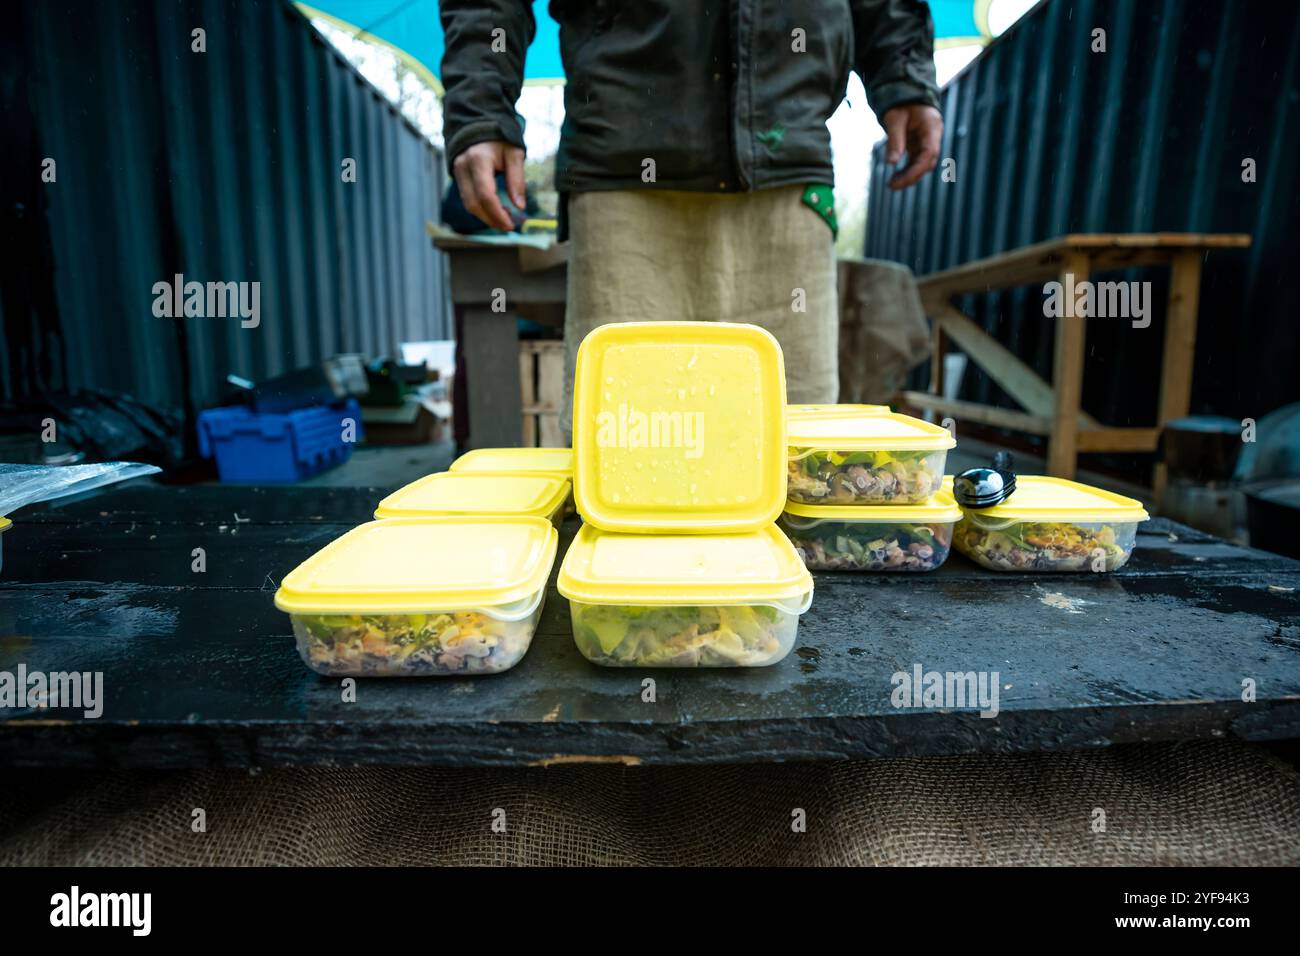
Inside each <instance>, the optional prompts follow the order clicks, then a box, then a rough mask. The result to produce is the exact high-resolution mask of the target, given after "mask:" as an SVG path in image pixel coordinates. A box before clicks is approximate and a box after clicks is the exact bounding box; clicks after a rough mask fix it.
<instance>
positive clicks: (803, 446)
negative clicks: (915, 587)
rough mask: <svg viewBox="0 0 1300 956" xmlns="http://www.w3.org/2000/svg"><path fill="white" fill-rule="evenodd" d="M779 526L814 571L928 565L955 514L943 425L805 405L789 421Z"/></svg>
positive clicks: (876, 410) (878, 409)
mask: <svg viewBox="0 0 1300 956" xmlns="http://www.w3.org/2000/svg"><path fill="white" fill-rule="evenodd" d="M788 432H789V439H788V442H789V458H788V461H787V481H788V487H787V496H788V500H787V502H786V505H785V511H784V514H782V516H781V527H782V529H783V530H784V531H785V532H786V534H787V535H788V536H789V538H790V540H791V541H792V542H793V543H794V545H795V548H796V550H797V552H798V554H799V556H800V557H801V558H802V559H803V561H804V564H805V565H807V567H809V568H811V569H812V570H818V571H835V570H851V571H929V570H932V569H934V568H937V567H938V566H939V565H940V564H942V563H943V562H944V559H946V558H947V556H948V551H949V547H950V545H951V542H952V530H953V526H954V525H955V524H956V523H957V521H958V520H959V519H960V518H961V511H960V509H959V508H958V507H957V504H956V502H955V501H954V500H953V498H952V495H951V493H950V492H948V491H945V490H943V470H944V464H945V462H946V460H947V456H948V449H950V448H952V447H954V446H955V445H956V444H957V443H956V441H954V440H953V437H952V436H951V435H950V434H949V433H948V431H947V430H946V429H943V428H940V427H939V426H937V425H932V424H930V423H929V422H924V421H921V420H920V419H918V418H912V417H910V416H907V415H899V414H896V413H894V412H891V411H889V410H888V409H887V408H884V407H883V406H833V405H830V406H827V405H823V406H803V407H800V408H796V409H792V410H791V414H790V421H789V425H788Z"/></svg>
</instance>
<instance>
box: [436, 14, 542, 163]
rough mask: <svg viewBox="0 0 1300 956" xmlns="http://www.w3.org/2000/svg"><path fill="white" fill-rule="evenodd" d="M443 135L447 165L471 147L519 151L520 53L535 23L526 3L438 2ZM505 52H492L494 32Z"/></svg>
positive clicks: (525, 49)
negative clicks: (495, 144) (494, 145)
mask: <svg viewBox="0 0 1300 956" xmlns="http://www.w3.org/2000/svg"><path fill="white" fill-rule="evenodd" d="M439 6H440V7H441V11H442V31H443V36H444V43H445V47H444V50H443V54H442V86H443V91H444V93H443V100H442V134H443V140H444V141H445V143H446V152H447V165H448V166H449V167H450V166H451V164H452V162H453V161H454V160H455V159H456V157H457V156H458V155H460V154H461V153H462V152H464V151H465V150H466V149H467V148H468V147H470V146H473V145H474V144H475V143H482V142H486V141H488V140H504V141H505V142H507V143H512V144H514V145H515V146H518V147H520V148H521V149H522V148H523V145H524V131H523V126H522V125H521V124H520V121H519V116H518V114H516V113H515V102H516V101H517V100H518V99H519V91H520V89H521V88H522V87H523V83H524V53H525V52H526V51H527V49H528V44H530V43H532V42H533V35H534V34H535V33H536V32H537V23H536V21H534V19H533V5H532V3H530V2H529V0H442V3H441V4H440V5H439ZM497 29H501V30H504V31H505V34H504V41H505V49H504V50H501V49H500V47H499V45H498V50H493V45H494V44H493V40H494V36H493V31H494V30H497Z"/></svg>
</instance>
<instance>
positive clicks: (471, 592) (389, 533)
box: [275, 515, 559, 614]
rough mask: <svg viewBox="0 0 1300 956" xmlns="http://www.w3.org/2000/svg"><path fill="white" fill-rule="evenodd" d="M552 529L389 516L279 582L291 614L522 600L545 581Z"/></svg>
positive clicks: (498, 520) (497, 520)
mask: <svg viewBox="0 0 1300 956" xmlns="http://www.w3.org/2000/svg"><path fill="white" fill-rule="evenodd" d="M558 544H559V535H558V534H556V531H555V528H554V527H552V525H551V523H550V522H549V521H547V520H546V519H545V518H533V517H505V516H499V515H497V516H493V515H487V516H482V517H444V518H389V519H387V520H385V521H371V522H368V523H366V524H363V525H358V526H357V527H355V528H353V529H352V530H351V531H349V532H348V533H347V534H345V535H343V536H342V537H340V538H336V539H335V540H334V541H332V542H330V543H329V544H327V545H326V546H325V547H323V548H321V549H320V550H319V551H317V552H316V553H315V554H313V555H312V556H311V557H310V558H308V559H307V560H306V561H304V562H303V563H302V564H300V565H298V567H296V568H294V569H293V570H292V571H290V572H289V573H288V574H287V575H285V578H284V580H283V581H282V582H281V583H280V589H279V590H278V591H276V592H275V606H276V607H278V608H279V609H280V610H281V611H288V612H289V613H290V614H414V613H420V612H423V611H447V610H470V609H474V608H482V607H497V606H500V605H503V604H513V603H515V602H518V601H524V600H527V599H529V598H530V597H532V596H534V595H536V594H537V592H538V591H539V590H540V589H542V588H543V587H545V586H546V580H547V578H548V577H549V576H550V574H551V565H552V564H553V563H554V562H555V551H556V548H557V547H558Z"/></svg>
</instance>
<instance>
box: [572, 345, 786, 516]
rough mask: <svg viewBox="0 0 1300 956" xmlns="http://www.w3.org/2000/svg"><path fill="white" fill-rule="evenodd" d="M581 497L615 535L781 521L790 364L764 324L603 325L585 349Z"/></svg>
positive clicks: (577, 457)
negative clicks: (786, 369) (788, 369)
mask: <svg viewBox="0 0 1300 956" xmlns="http://www.w3.org/2000/svg"><path fill="white" fill-rule="evenodd" d="M573 450H574V498H575V501H576V502H577V506H578V511H579V513H581V515H582V517H583V518H584V519H585V520H586V521H588V522H590V523H591V524H594V525H597V526H599V527H601V528H604V529H605V530H607V531H627V532H654V533H709V532H715V531H723V530H725V531H753V530H756V529H758V528H761V527H763V526H764V525H768V524H771V523H772V522H773V521H774V520H775V519H776V516H777V515H779V514H780V513H781V505H782V504H783V503H784V502H785V493H786V487H785V486H786V476H785V469H786V465H785V455H786V451H785V364H784V361H783V360H782V357H781V347H780V346H779V345H778V344H777V341H776V339H774V338H773V337H772V335H771V334H770V333H768V332H766V331H764V330H763V329H760V328H758V327H757V326H754V325H737V324H732V323H726V322H628V323H614V324H611V325H603V326H600V327H599V328H597V329H595V330H594V331H593V332H591V333H590V334H588V335H587V337H586V338H585V339H583V341H582V345H581V347H580V348H579V349H578V361H577V369H576V373H575V383H574V409H573Z"/></svg>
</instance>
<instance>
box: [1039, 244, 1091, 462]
mask: <svg viewBox="0 0 1300 956" xmlns="http://www.w3.org/2000/svg"><path fill="white" fill-rule="evenodd" d="M1071 280H1073V282H1074V283H1075V284H1076V285H1077V284H1078V283H1080V282H1086V281H1087V280H1088V258H1087V256H1085V255H1082V254H1078V253H1074V254H1071V255H1069V256H1067V257H1066V260H1065V262H1064V267H1063V268H1062V270H1061V283H1062V284H1063V285H1069V283H1070V281H1071ZM1065 312H1066V314H1065V315H1063V316H1061V317H1060V318H1058V319H1057V320H1056V346H1055V350H1054V355H1053V360H1052V391H1053V392H1054V393H1055V396H1056V407H1055V411H1054V414H1053V416H1052V435H1051V439H1050V440H1049V441H1048V445H1047V473H1048V474H1049V475H1056V476H1057V477H1058V478H1073V477H1074V470H1075V465H1076V461H1077V458H1078V432H1079V402H1080V400H1081V398H1082V395H1083V347H1084V334H1085V331H1086V328H1087V326H1086V324H1085V322H1086V320H1085V319H1084V317H1083V316H1081V315H1075V314H1074V303H1073V302H1070V301H1067V302H1066V306H1065Z"/></svg>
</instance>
